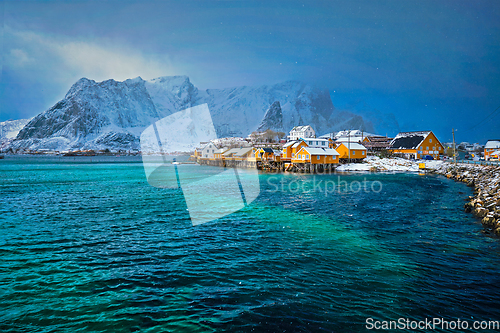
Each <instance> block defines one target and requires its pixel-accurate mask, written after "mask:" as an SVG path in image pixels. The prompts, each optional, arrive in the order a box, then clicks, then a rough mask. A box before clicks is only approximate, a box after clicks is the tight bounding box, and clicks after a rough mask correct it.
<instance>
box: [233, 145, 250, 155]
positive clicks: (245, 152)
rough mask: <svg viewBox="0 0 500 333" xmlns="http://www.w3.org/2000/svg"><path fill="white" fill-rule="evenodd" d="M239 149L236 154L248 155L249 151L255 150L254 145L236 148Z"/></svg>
mask: <svg viewBox="0 0 500 333" xmlns="http://www.w3.org/2000/svg"><path fill="white" fill-rule="evenodd" d="M236 149H238V152H236V153H235V154H234V156H243V155H246V154H247V153H248V152H249V151H251V150H253V148H252V147H249V148H236Z"/></svg>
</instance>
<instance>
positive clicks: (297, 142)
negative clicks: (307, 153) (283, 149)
mask: <svg viewBox="0 0 500 333" xmlns="http://www.w3.org/2000/svg"><path fill="white" fill-rule="evenodd" d="M301 142H304V140H302V139H301V140H298V141H296V142H295V143H294V144H293V145H292V148H297V147H298V146H299V145H300V143H301ZM304 143H305V142H304ZM306 144H307V143H306Z"/></svg>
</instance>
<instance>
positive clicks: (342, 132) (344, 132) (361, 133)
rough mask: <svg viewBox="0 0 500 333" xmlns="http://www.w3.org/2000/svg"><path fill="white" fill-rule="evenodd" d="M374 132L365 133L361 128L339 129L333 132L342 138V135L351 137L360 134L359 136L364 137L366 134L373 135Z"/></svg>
mask: <svg viewBox="0 0 500 333" xmlns="http://www.w3.org/2000/svg"><path fill="white" fill-rule="evenodd" d="M374 135H376V134H372V133H367V132H364V131H361V130H347V131H340V132H337V133H335V137H336V138H342V137H349V136H351V137H353V136H360V137H366V136H374Z"/></svg>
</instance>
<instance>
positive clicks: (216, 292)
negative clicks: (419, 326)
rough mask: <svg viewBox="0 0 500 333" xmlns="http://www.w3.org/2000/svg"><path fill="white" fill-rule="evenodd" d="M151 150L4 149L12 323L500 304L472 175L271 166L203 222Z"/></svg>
mask: <svg viewBox="0 0 500 333" xmlns="http://www.w3.org/2000/svg"><path fill="white" fill-rule="evenodd" d="M139 161H140V160H139V159H134V158H130V159H128V160H127V159H124V158H121V159H120V158H108V159H107V160H106V161H104V162H102V161H101V163H96V159H95V158H94V159H93V160H92V163H90V158H80V159H75V158H45V159H44V158H19V157H17V158H13V157H6V158H5V159H4V160H0V231H1V232H0V258H1V260H0V332H135V331H141V332H167V331H179V332H211V331H231V332H246V331H248V332H250V331H255V332H321V331H325V332H331V331H333V332H358V331H366V328H365V324H366V323H365V321H366V319H367V318H373V319H374V320H398V319H399V318H410V319H412V320H425V319H426V318H428V319H431V318H434V317H439V318H444V319H446V320H457V319H461V320H468V321H470V323H471V324H472V321H474V320H500V264H499V263H500V241H499V240H498V239H495V238H492V237H490V236H488V235H485V234H483V233H482V227H481V225H480V223H479V222H478V220H476V219H475V218H474V217H473V216H472V215H470V214H465V213H464V212H463V209H462V206H463V204H464V198H466V197H467V196H468V195H471V189H470V188H467V187H466V186H465V185H464V184H461V183H455V182H453V181H450V180H448V179H446V178H444V177H439V176H430V175H429V176H419V175H416V174H349V175H340V180H341V181H346V182H347V183H348V184H352V182H353V181H359V182H360V183H361V182H363V183H361V184H364V185H367V188H368V189H370V188H371V186H372V185H377V186H375V187H374V189H376V190H377V191H371V190H367V191H365V190H362V191H360V192H358V193H355V192H356V191H354V190H352V189H348V190H347V191H345V190H344V191H341V192H340V193H339V192H337V193H330V194H328V195H325V192H324V191H320V190H318V188H316V189H315V188H314V181H319V180H324V181H326V180H331V181H335V182H337V181H338V180H339V178H338V177H339V175H319V176H318V175H317V176H313V175H288V174H287V175H274V174H261V175H260V183H261V185H260V187H261V193H260V195H259V196H258V198H257V199H256V200H255V201H254V202H252V203H251V204H250V205H248V206H247V207H246V208H244V209H243V210H240V211H238V212H235V213H233V214H230V215H227V216H225V217H223V218H220V219H219V220H216V221H213V222H210V223H206V224H202V225H199V226H196V227H193V226H192V225H191V222H190V219H189V215H188V212H187V210H186V203H185V201H184V198H183V195H182V192H181V191H179V190H172V189H159V188H155V187H152V186H150V185H149V184H148V183H147V181H146V178H145V175H144V170H143V167H142V164H141V163H138V162H139ZM117 162H121V163H117ZM192 167H193V172H196V170H197V169H196V168H202V167H200V166H194V165H193V166H192ZM314 177H316V178H314ZM315 179H316V180H315ZM292 182H294V183H293V185H294V186H289V185H290V184H291V183H292ZM378 182H380V183H378ZM275 184H279V190H278V191H276V190H275V189H276V185H275ZM296 184H300V187H296V186H295V185H296ZM380 184H381V185H382V189H381V191H380V192H378V190H379V185H380ZM354 189H356V187H354ZM377 192H378V193H377Z"/></svg>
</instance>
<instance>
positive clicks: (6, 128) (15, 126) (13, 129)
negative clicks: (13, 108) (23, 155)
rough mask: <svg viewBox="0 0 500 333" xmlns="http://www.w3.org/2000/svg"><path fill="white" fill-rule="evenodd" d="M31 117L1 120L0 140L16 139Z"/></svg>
mask: <svg viewBox="0 0 500 333" xmlns="http://www.w3.org/2000/svg"><path fill="white" fill-rule="evenodd" d="M30 120H31V119H18V120H7V121H2V122H0V140H6V139H7V140H8V139H14V138H15V137H16V136H17V134H18V133H19V131H20V130H21V129H22V128H23V127H24V126H25V125H26V124H27V123H28V122H29V121H30Z"/></svg>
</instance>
